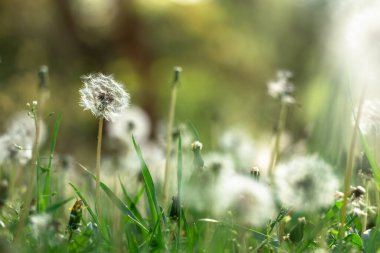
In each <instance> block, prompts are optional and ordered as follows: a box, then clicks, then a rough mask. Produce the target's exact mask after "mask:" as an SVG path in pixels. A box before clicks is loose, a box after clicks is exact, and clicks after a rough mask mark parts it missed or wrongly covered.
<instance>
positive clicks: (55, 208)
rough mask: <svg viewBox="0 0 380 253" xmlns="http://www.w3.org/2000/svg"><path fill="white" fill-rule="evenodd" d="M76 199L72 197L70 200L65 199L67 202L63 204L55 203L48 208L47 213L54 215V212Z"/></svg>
mask: <svg viewBox="0 0 380 253" xmlns="http://www.w3.org/2000/svg"><path fill="white" fill-rule="evenodd" d="M73 199H74V197H71V198H68V199H65V200H63V201H61V202H58V203H55V204H53V205H51V206H48V207H47V208H46V210H45V211H46V212H47V213H52V212H54V211H55V210H57V209H58V208H60V207H61V206H64V205H65V204H66V203H68V202H69V201H71V200H73Z"/></svg>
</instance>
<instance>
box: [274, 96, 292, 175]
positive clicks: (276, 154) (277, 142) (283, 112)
mask: <svg viewBox="0 0 380 253" xmlns="http://www.w3.org/2000/svg"><path fill="white" fill-rule="evenodd" d="M287 115H288V105H287V104H286V103H283V102H281V109H280V117H279V120H278V124H277V132H276V136H275V141H274V146H273V150H272V156H271V160H270V167H269V176H270V177H271V178H273V174H274V169H275V167H276V163H277V160H278V157H279V153H280V144H281V135H282V133H283V132H284V130H285V125H286V118H287Z"/></svg>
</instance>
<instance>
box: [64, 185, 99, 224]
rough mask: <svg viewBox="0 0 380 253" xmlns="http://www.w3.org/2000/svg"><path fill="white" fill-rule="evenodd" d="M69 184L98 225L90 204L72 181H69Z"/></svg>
mask: <svg viewBox="0 0 380 253" xmlns="http://www.w3.org/2000/svg"><path fill="white" fill-rule="evenodd" d="M69 185H70V186H71V187H72V188H73V189H74V191H75V193H76V194H77V195H78V197H79V198H80V199H81V200H82V201H83V204H84V205H85V207H86V208H87V210H88V212H89V213H90V216H91V218H92V219H93V220H94V222H95V223H96V224H98V226H100V223H99V220H98V217H97V216H96V215H95V212H94V211H93V210H92V209H91V207H90V205H89V204H88V202H87V200H86V199H85V198H84V196H83V195H82V193H81V192H80V191H79V190H78V188H76V187H75V186H74V185H73V184H72V183H69Z"/></svg>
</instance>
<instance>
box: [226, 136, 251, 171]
mask: <svg viewBox="0 0 380 253" xmlns="http://www.w3.org/2000/svg"><path fill="white" fill-rule="evenodd" d="M219 147H220V148H221V150H222V151H223V152H224V153H226V154H230V155H232V157H233V158H234V159H235V162H236V165H237V167H238V168H247V167H248V168H249V167H251V166H252V165H253V163H254V160H255V157H256V150H255V143H254V141H253V139H252V138H251V136H250V135H249V134H248V133H247V132H246V131H244V130H241V129H238V128H235V129H230V130H227V131H225V132H224V133H222V135H221V137H220V138H219Z"/></svg>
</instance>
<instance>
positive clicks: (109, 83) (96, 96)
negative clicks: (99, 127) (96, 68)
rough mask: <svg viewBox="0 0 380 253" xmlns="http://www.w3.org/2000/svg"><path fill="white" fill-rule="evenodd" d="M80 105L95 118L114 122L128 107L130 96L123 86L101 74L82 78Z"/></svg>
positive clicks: (110, 77)
mask: <svg viewBox="0 0 380 253" xmlns="http://www.w3.org/2000/svg"><path fill="white" fill-rule="evenodd" d="M82 80H83V84H84V87H83V88H82V89H80V91H79V92H80V95H81V101H80V105H81V106H82V107H84V110H89V111H91V113H92V114H93V115H94V116H95V117H97V118H100V117H103V118H104V119H106V120H108V121H114V120H115V119H116V118H117V117H118V116H120V114H121V113H122V112H124V111H125V110H126V109H127V107H128V106H129V100H130V96H129V94H128V93H127V92H126V91H125V90H124V88H123V85H122V84H121V83H118V82H117V81H115V80H114V79H113V77H112V76H106V75H103V74H101V73H99V74H89V75H87V76H83V77H82Z"/></svg>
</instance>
